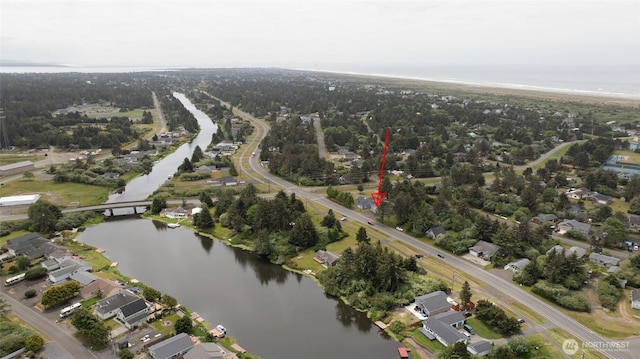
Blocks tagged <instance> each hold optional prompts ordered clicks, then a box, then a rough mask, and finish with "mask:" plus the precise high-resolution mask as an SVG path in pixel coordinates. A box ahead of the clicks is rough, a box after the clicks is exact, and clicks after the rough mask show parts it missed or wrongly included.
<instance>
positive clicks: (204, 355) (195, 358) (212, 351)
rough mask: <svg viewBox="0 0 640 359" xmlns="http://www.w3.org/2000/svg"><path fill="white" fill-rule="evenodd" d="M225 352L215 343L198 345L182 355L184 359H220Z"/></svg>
mask: <svg viewBox="0 0 640 359" xmlns="http://www.w3.org/2000/svg"><path fill="white" fill-rule="evenodd" d="M224 355H225V351H224V350H223V349H222V348H221V347H220V346H219V345H218V344H216V343H200V344H198V345H196V346H195V347H193V349H191V350H189V352H187V354H185V355H183V356H182V357H183V358H184V359H222V358H224Z"/></svg>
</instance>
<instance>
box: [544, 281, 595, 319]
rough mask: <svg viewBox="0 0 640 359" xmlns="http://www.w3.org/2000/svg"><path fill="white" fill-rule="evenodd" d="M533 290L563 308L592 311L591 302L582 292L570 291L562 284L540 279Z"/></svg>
mask: <svg viewBox="0 0 640 359" xmlns="http://www.w3.org/2000/svg"><path fill="white" fill-rule="evenodd" d="M531 291H532V292H533V293H535V294H538V295H539V296H541V297H544V298H546V299H549V300H550V301H552V302H554V303H556V304H558V305H560V306H561V307H563V308H566V309H569V310H574V311H578V312H590V311H591V307H590V306H589V302H588V301H587V299H586V298H585V297H584V296H583V295H582V294H580V293H573V292H570V291H569V290H568V289H567V288H565V287H563V286H562V285H559V284H550V283H547V282H544V281H540V282H538V283H536V284H535V285H534V286H533V287H532V288H531Z"/></svg>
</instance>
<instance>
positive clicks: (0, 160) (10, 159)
mask: <svg viewBox="0 0 640 359" xmlns="http://www.w3.org/2000/svg"><path fill="white" fill-rule="evenodd" d="M41 159H44V157H43V156H36V155H21V154H6V155H5V154H3V155H0V166H4V165H8V164H12V163H18V162H22V161H31V162H37V161H40V160H41Z"/></svg>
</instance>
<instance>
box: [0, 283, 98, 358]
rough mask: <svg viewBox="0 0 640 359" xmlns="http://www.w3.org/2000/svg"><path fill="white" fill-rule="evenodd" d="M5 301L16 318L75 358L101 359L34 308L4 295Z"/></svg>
mask: <svg viewBox="0 0 640 359" xmlns="http://www.w3.org/2000/svg"><path fill="white" fill-rule="evenodd" d="M2 296H3V297H4V299H5V300H6V301H7V303H9V304H10V305H11V311H12V312H13V314H14V315H15V316H17V317H18V318H20V319H22V320H24V321H25V322H26V323H27V324H29V325H30V326H32V327H34V328H36V329H38V331H40V332H41V333H42V334H44V335H45V336H46V337H47V338H49V339H51V340H53V341H55V342H57V343H58V344H60V345H61V346H62V347H63V348H64V349H65V350H66V351H68V352H69V354H71V355H72V356H73V357H74V358H95V359H99V357H98V356H96V355H95V354H94V353H93V352H92V351H91V350H89V348H86V347H84V346H83V345H82V344H81V343H80V342H79V341H78V339H76V338H75V337H74V336H73V334H71V333H69V332H67V331H66V330H64V329H62V328H60V327H58V326H57V325H56V324H55V323H53V322H51V321H49V320H48V319H46V318H45V317H43V316H42V315H41V314H40V313H39V312H37V311H35V310H34V309H33V308H30V307H27V306H25V305H24V304H22V303H21V302H20V301H17V300H15V299H13V298H11V297H10V296H8V295H6V294H4V293H2Z"/></svg>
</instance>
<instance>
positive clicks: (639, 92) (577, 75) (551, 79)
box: [313, 64, 640, 99]
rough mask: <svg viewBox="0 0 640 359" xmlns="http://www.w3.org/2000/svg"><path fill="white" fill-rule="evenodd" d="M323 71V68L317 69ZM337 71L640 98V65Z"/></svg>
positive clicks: (338, 68) (344, 68) (353, 68)
mask: <svg viewBox="0 0 640 359" xmlns="http://www.w3.org/2000/svg"><path fill="white" fill-rule="evenodd" d="M313 70H317V71H321V70H320V69H313ZM333 71H335V72H342V73H350V74H363V75H364V74H366V75H373V76H383V77H394V78H408V79H420V80H429V81H438V82H449V83H459V84H469V85H477V86H488V87H502V88H515V89H526V90H537V91H545V92H560V93H570V94H578V95H594V96H603V97H620V98H630V99H640V64H639V65H635V66H634V65H628V66H531V65H528V66H525V65H522V66H520V65H519V66H515V65H502V66H480V65H478V66H418V65H411V66H368V67H363V66H357V67H356V66H335V67H334V69H333Z"/></svg>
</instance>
